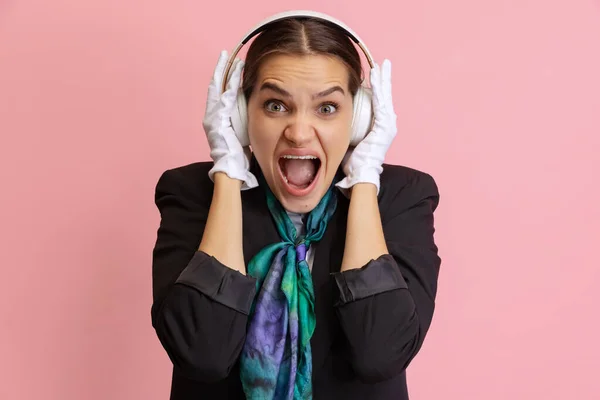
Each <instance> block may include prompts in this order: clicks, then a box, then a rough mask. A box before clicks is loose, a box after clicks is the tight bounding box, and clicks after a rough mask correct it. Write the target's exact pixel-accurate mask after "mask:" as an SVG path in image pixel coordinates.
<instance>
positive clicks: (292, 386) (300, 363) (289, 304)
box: [240, 182, 337, 400]
mask: <svg viewBox="0 0 600 400" xmlns="http://www.w3.org/2000/svg"><path fill="white" fill-rule="evenodd" d="M261 186H263V187H265V188H266V195H267V206H268V208H269V211H270V212H271V216H272V217H273V219H274V221H275V223H276V225H277V231H278V232H279V236H280V238H281V242H279V243H273V244H270V245H268V246H266V247H265V248H264V249H262V250H261V251H260V252H259V253H258V254H256V256H254V257H253V258H252V260H251V261H250V263H249V265H248V274H249V275H250V276H253V277H254V278H256V279H257V296H256V298H255V299H254V302H253V304H252V308H251V311H250V319H249V326H248V331H247V334H246V342H245V343H244V348H243V349H242V353H241V357H240V377H241V381H242V386H243V388H244V392H245V394H246V398H247V399H249V400H265V399H274V400H284V399H285V400H305V399H312V354H311V347H310V339H311V337H312V335H313V333H314V330H315V324H316V319H315V309H314V301H315V294H314V289H313V283H312V276H311V273H310V270H309V266H308V263H307V262H306V259H305V258H306V253H307V251H308V249H309V247H310V245H311V244H312V243H314V242H317V241H319V240H321V238H322V237H323V234H324V233H325V229H326V228H327V223H328V222H329V220H330V219H331V217H332V216H333V214H334V212H335V209H336V205H337V198H336V193H335V190H334V187H333V185H332V186H331V187H330V188H329V190H328V191H327V193H326V194H325V196H324V197H323V198H322V199H321V201H320V202H319V204H318V205H317V206H316V207H315V208H314V210H312V211H311V212H310V214H308V218H307V219H306V227H305V228H306V229H305V232H306V234H305V235H304V237H303V238H300V237H298V234H297V232H296V228H295V227H294V224H293V223H292V221H291V220H290V218H289V216H288V215H287V213H286V211H285V210H284V208H283V207H282V206H281V204H280V203H279V201H278V200H277V199H276V198H275V196H274V195H273V193H272V192H271V191H270V189H269V187H268V185H266V183H264V182H263V185H261Z"/></svg>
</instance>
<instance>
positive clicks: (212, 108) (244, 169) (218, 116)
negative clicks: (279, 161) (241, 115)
mask: <svg viewBox="0 0 600 400" xmlns="http://www.w3.org/2000/svg"><path fill="white" fill-rule="evenodd" d="M228 58H229V57H228V55H227V51H225V50H223V51H222V52H221V55H220V57H219V61H218V62H217V67H216V68H215V72H214V75H213V78H212V80H211V82H210V85H209V86H208V96H207V99H206V113H205V114H204V119H203V121H202V126H203V127H204V131H205V133H206V137H207V138H208V144H209V146H210V157H211V158H212V159H213V161H214V166H213V167H212V168H211V170H210V171H209V172H208V176H209V177H210V179H211V180H212V181H213V182H214V174H215V173H216V172H223V173H225V174H226V175H227V176H229V177H230V178H232V179H239V180H240V181H242V190H247V189H251V188H254V187H257V186H258V181H257V180H256V177H255V176H254V175H253V174H252V173H251V172H250V151H249V149H246V150H244V148H243V147H242V145H241V143H240V141H239V140H238V138H237V136H236V135H235V132H234V130H233V127H232V126H231V118H230V117H231V113H232V112H233V111H234V110H235V107H236V99H237V94H238V89H239V86H240V78H241V75H242V68H243V66H244V63H243V61H241V60H239V59H236V60H235V61H234V63H233V66H232V72H231V74H230V78H229V81H228V82H227V87H226V89H225V92H224V93H221V90H222V88H223V79H224V77H223V73H224V71H225V67H226V65H227V60H228Z"/></svg>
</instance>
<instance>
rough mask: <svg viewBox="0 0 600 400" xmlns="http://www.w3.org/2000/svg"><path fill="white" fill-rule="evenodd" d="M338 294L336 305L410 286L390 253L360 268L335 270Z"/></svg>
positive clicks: (334, 276)
mask: <svg viewBox="0 0 600 400" xmlns="http://www.w3.org/2000/svg"><path fill="white" fill-rule="evenodd" d="M332 275H333V278H334V280H335V283H336V286H337V289H338V296H337V301H336V304H335V305H336V306H341V305H344V304H346V303H350V302H353V301H356V300H360V299H364V298H366V297H370V296H374V295H376V294H379V293H384V292H389V291H391V290H396V289H407V288H408V286H407V284H406V281H405V280H404V277H403V276H402V273H401V272H400V269H399V268H398V264H397V263H396V260H394V257H393V256H392V255H390V254H384V255H382V256H381V257H379V258H377V260H371V261H369V262H368V263H367V265H365V266H364V267H362V268H360V269H351V270H347V271H343V272H334V273H333V274H332Z"/></svg>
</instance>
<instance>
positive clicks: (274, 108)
mask: <svg viewBox="0 0 600 400" xmlns="http://www.w3.org/2000/svg"><path fill="white" fill-rule="evenodd" d="M264 107H265V109H266V110H267V111H268V112H272V113H280V112H285V111H287V109H286V108H285V106H284V105H283V104H281V102H279V101H275V100H268V101H266V102H265V105H264Z"/></svg>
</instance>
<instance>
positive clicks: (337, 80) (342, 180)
mask: <svg viewBox="0 0 600 400" xmlns="http://www.w3.org/2000/svg"><path fill="white" fill-rule="evenodd" d="M227 60H228V55H227V53H226V52H223V53H222V54H221V57H220V58H219V60H218V63H217V67H216V69H215V73H214V77H213V79H212V81H211V83H210V86H209V90H208V99H207V110H206V115H205V117H204V129H205V131H206V135H207V138H208V142H209V145H210V148H211V157H212V159H213V162H199V163H194V164H191V165H187V166H182V167H178V168H174V169H171V170H168V171H166V172H165V173H164V174H163V175H162V176H161V178H160V179H159V182H158V184H157V188H156V204H157V207H158V209H159V210H160V213H161V223H160V227H159V229H158V238H157V242H156V246H155V249H154V254H153V292H154V303H153V306H152V324H153V326H154V328H155V329H156V332H157V335H158V338H159V339H160V341H161V343H162V345H163V346H164V348H165V350H166V352H167V353H168V355H169V357H170V359H171V361H172V362H173V365H174V369H173V380H172V389H171V399H175V400H184V399H190V400H192V399H193V400H197V399H313V398H314V399H381V400H386V399H394V400H402V399H408V394H407V382H406V373H405V370H406V367H407V366H408V365H409V363H410V361H411V360H412V359H413V358H414V357H415V355H416V354H417V352H418V351H419V349H420V348H421V345H422V344H423V340H424V338H425V335H426V333H427V331H428V329H429V326H430V323H431V320H432V316H433V311H434V300H435V295H436V288H437V277H438V270H439V267H440V263H441V260H440V257H439V256H438V248H437V246H436V244H435V241H434V217H433V213H434V211H435V209H436V207H437V205H438V201H439V193H438V188H437V186H436V183H435V181H434V179H433V178H432V177H431V176H430V175H429V174H427V173H425V172H421V171H418V170H415V169H411V168H408V167H405V166H398V165H388V164H383V159H384V156H385V152H386V151H387V149H388V147H389V146H390V144H391V143H392V140H393V139H394V137H395V136H396V131H397V128H396V115H395V112H394V109H393V104H392V98H391V92H392V89H391V65H390V62H389V61H387V60H385V61H384V62H383V63H382V65H381V66H379V65H377V64H375V65H374V67H373V68H372V69H371V72H370V78H371V79H370V80H371V87H372V90H373V101H372V104H373V115H374V123H373V126H372V128H370V130H369V132H368V134H367V135H366V136H365V137H364V139H363V140H362V141H361V142H360V143H359V144H358V145H357V146H350V136H351V134H350V132H351V127H352V123H353V121H352V119H353V101H354V96H355V94H356V93H357V91H358V90H359V87H360V85H361V71H362V69H361V61H360V57H359V54H358V52H357V50H356V48H355V47H354V45H353V43H352V42H351V41H350V39H349V38H348V36H347V34H346V32H344V31H343V30H342V29H340V28H339V27H337V26H335V25H332V24H330V23H327V22H326V21H323V20H321V19H319V18H300V17H297V18H287V19H282V20H279V21H277V22H274V23H272V24H270V25H269V26H268V27H267V28H266V29H265V30H264V31H263V32H262V33H260V35H258V36H257V37H256V39H255V40H254V42H253V43H252V45H251V46H250V48H249V50H248V53H247V56H246V61H245V62H242V61H240V60H237V59H236V61H235V63H234V64H233V67H232V68H231V74H227V75H230V77H229V80H228V81H227V83H226V85H223V79H224V70H225V69H226V64H227ZM242 68H243V70H244V73H243V77H242ZM240 83H241V87H242V89H243V93H244V95H245V99H246V101H247V135H248V138H249V142H250V145H251V148H252V152H251V153H250V152H249V151H248V149H247V148H246V147H245V146H243V145H242V142H241V141H240V140H239V139H238V136H239V135H236V132H234V129H233V127H232V124H231V117H232V114H233V113H234V111H235V107H236V97H237V93H238V88H239V87H240ZM223 86H225V88H224V89H225V90H222V88H223Z"/></svg>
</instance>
